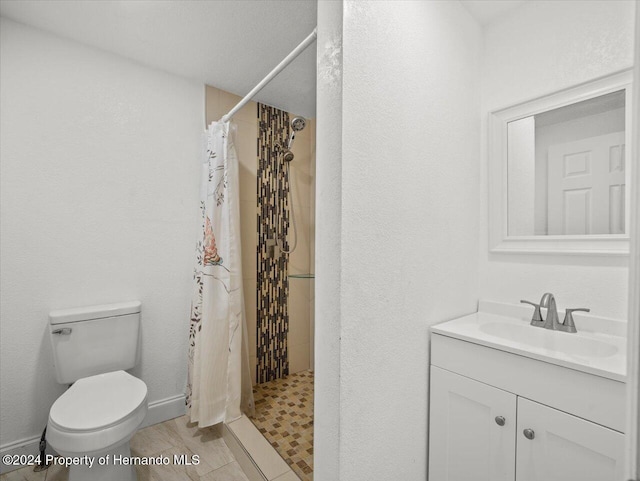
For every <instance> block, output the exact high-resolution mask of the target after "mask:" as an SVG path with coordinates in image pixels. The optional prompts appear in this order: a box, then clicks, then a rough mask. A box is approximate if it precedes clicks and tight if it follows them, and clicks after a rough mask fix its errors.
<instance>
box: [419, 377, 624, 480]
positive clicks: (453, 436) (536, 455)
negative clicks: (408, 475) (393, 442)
mask: <svg viewBox="0 0 640 481" xmlns="http://www.w3.org/2000/svg"><path fill="white" fill-rule="evenodd" d="M430 398H431V401H430V435H429V481H467V480H474V481H513V480H516V481H574V480H575V481H618V480H620V479H622V453H623V448H624V436H623V434H622V433H620V432H617V431H615V430H612V429H609V428H606V427H603V426H600V425H598V424H596V423H593V422H590V421H587V420H584V419H581V418H579V417H576V416H572V415H571V414H567V413H564V412H562V411H559V410H557V409H553V408H550V407H548V406H545V405H543V404H540V403H536V402H533V401H530V400H528V399H525V398H523V397H520V396H517V395H515V394H513V393H510V392H507V391H504V390H502V389H498V388H496V387H493V386H489V385H487V384H484V383H482V382H479V381H476V380H473V379H470V378H468V377H465V376H461V375H459V374H456V373H453V372H450V371H447V370H444V369H441V368H439V367H437V366H433V365H432V366H431V395H430ZM525 430H527V435H528V436H529V437H530V438H531V439H529V438H528V437H526V436H525V434H524V433H525Z"/></svg>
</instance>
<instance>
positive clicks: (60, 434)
mask: <svg viewBox="0 0 640 481" xmlns="http://www.w3.org/2000/svg"><path fill="white" fill-rule="evenodd" d="M146 413H147V386H146V384H145V383H144V382H143V381H142V380H140V379H138V378H135V377H133V376H131V375H130V374H128V373H126V372H124V371H114V372H109V373H105V374H98V375H96V376H90V377H86V378H83V379H79V380H78V381H76V382H75V383H74V384H73V385H72V386H71V387H70V388H69V390H68V391H66V392H65V393H64V394H63V395H62V396H60V397H59V398H58V399H57V400H56V402H55V403H53V406H52V407H51V410H50V412H49V424H48V427H47V440H48V442H49V443H50V444H51V446H52V447H53V448H54V449H56V450H57V451H58V452H66V453H74V452H77V453H83V454H86V453H87V452H88V451H99V450H102V449H105V448H108V447H109V446H115V445H117V444H119V443H121V442H123V441H125V440H127V441H128V439H129V438H130V437H131V436H132V435H133V433H134V432H135V431H136V429H137V428H138V426H139V425H140V423H142V421H143V420H144V417H145V416H146Z"/></svg>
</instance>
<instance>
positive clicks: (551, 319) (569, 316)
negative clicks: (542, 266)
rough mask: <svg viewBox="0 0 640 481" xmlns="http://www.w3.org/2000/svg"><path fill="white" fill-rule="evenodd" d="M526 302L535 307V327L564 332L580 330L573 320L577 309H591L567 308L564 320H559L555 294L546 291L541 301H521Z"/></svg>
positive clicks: (533, 324) (582, 309) (580, 309)
mask: <svg viewBox="0 0 640 481" xmlns="http://www.w3.org/2000/svg"><path fill="white" fill-rule="evenodd" d="M520 302H522V303H524V304H530V305H532V306H534V307H535V310H534V311H533V316H532V318H531V325H532V326H535V327H543V328H545V329H551V330H553V331H562V332H578V331H577V329H576V325H575V323H574V322H573V313H574V312H575V311H584V312H589V309H587V308H584V307H580V308H576V309H567V310H566V314H565V316H564V320H563V321H562V322H560V321H559V320H558V308H557V307H556V298H555V297H553V294H551V293H550V292H546V293H545V294H544V295H543V296H542V298H541V299H540V303H539V304H536V303H534V302H530V301H524V300H523V301H520ZM541 308H544V309H546V310H547V317H546V319H543V318H542V313H541V311H540V309H541Z"/></svg>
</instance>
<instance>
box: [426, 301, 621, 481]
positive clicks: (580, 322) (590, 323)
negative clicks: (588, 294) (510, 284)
mask: <svg viewBox="0 0 640 481" xmlns="http://www.w3.org/2000/svg"><path fill="white" fill-rule="evenodd" d="M531 314H532V309H530V308H527V307H524V306H516V305H513V306H512V305H506V304H498V303H494V302H487V301H481V302H480V305H479V310H478V312H477V313H475V314H471V315H468V316H464V317H461V318H459V319H455V320H452V321H448V322H445V323H442V324H439V325H436V326H434V327H432V328H431V333H432V336H431V368H430V373H431V380H430V428H429V480H430V481H468V480H474V481H514V480H516V481H617V480H619V479H622V473H623V466H622V458H623V453H624V434H623V433H624V429H625V369H626V367H625V366H626V337H625V336H626V323H625V322H623V321H617V320H613V319H604V318H598V317H595V316H589V315H578V314H576V315H575V321H576V327H577V329H578V332H577V333H566V332H558V331H550V330H546V329H541V328H539V327H533V326H530V325H529V321H530V320H531Z"/></svg>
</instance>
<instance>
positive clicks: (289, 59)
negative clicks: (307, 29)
mask: <svg viewBox="0 0 640 481" xmlns="http://www.w3.org/2000/svg"><path fill="white" fill-rule="evenodd" d="M317 36H318V27H316V28H314V29H313V32H311V33H310V34H309V35H308V36H307V38H305V39H304V40H303V41H302V42H301V43H300V45H298V46H297V47H296V48H294V49H293V51H292V52H291V53H290V54H289V55H287V56H286V57H285V58H284V60H282V62H280V63H279V64H278V65H277V66H276V68H274V69H273V70H272V71H271V72H269V74H267V76H266V77H265V78H263V79H262V80H261V81H260V83H259V84H258V85H256V86H255V87H253V89H252V90H251V92H249V93H248V94H247V95H245V96H244V98H243V99H242V100H241V101H240V102H238V103H237V105H236V106H235V107H234V108H232V109H231V110H229V112H228V113H227V114H226V115H223V116H222V119H220V120H221V121H222V122H228V121H229V120H231V118H232V117H233V116H234V115H235V114H236V112H238V110H240V109H241V108H242V107H244V106H245V105H246V104H247V103H248V102H249V101H250V100H251V99H252V98H253V97H255V95H256V94H257V93H258V92H260V90H262V89H263V88H264V87H265V85H267V84H268V83H269V82H271V80H272V79H273V77H275V76H276V75H278V74H279V73H280V72H282V71H283V70H284V68H285V67H286V66H287V65H289V64H290V63H291V62H293V60H294V59H295V58H296V57H297V56H298V55H300V54H301V53H302V52H303V51H304V50H305V49H306V48H307V47H308V46H309V45H311V44H312V43H313V42H315V40H316V38H317Z"/></svg>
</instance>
